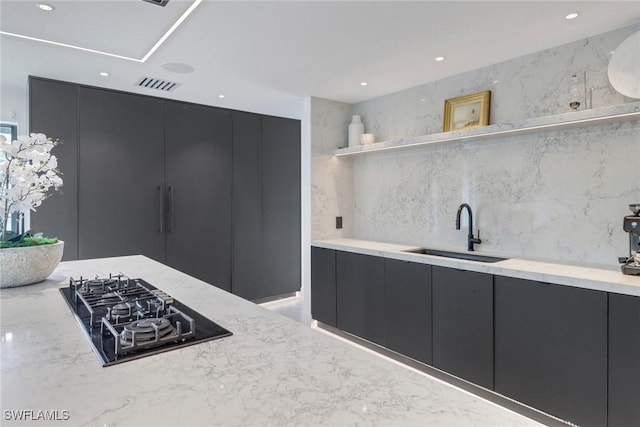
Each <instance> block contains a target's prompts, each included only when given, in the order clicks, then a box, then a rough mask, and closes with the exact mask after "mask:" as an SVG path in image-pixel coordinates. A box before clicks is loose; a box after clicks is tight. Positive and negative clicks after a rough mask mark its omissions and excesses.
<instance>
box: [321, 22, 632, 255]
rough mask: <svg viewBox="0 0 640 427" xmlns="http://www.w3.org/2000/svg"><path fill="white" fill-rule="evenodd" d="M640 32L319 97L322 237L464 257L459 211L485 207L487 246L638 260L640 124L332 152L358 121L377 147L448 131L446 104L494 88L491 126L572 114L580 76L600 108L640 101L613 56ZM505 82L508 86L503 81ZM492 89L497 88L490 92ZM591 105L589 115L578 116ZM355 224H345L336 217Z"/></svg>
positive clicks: (477, 221)
mask: <svg viewBox="0 0 640 427" xmlns="http://www.w3.org/2000/svg"><path fill="white" fill-rule="evenodd" d="M638 30H640V25H634V26H631V27H626V28H623V29H620V30H617V31H613V32H611V33H606V34H603V35H597V36H593V37H590V38H589V39H585V40H581V41H578V42H575V43H570V44H568V45H564V46H559V47H557V48H553V49H548V50H545V51H543V52H538V53H535V54H531V55H527V56H524V57H521V58H516V59H513V60H510V61H506V62H503V63H500V64H496V65H493V66H490V67H485V68H482V69H479V70H476V71H473V72H469V73H464V74H461V75H458V76H454V77H451V78H448V79H444V80H440V81H437V82H433V83H428V84H426V85H422V86H418V87H416V88H412V89H407V90H404V91H401V92H397V93H394V94H390V95H387V96H384V97H380V98H376V99H373V100H369V101H365V102H363V103H360V104H356V105H349V104H343V103H338V102H334V101H328V100H322V99H318V98H312V117H311V121H312V151H313V155H312V168H313V170H312V194H311V197H312V212H313V214H312V238H313V239H327V238H338V237H354V238H357V239H364V240H379V241H389V242H398V243H407V244H417V245H432V246H437V247H448V248H454V249H459V250H465V249H466V235H467V223H466V221H467V220H466V215H464V216H463V218H464V219H463V227H462V230H460V231H457V230H455V214H456V210H457V207H458V205H459V204H460V203H463V202H466V203H469V204H470V205H471V206H472V208H473V212H474V228H475V230H474V233H475V232H477V229H478V228H479V229H480V237H481V238H482V240H483V243H482V244H481V245H478V246H477V250H478V251H487V252H497V253H502V254H506V255H509V256H521V257H527V258H540V259H547V260H558V261H565V262H575V263H586V264H598V265H609V266H611V267H614V266H617V257H618V256H623V255H625V254H626V253H627V251H628V236H627V234H626V233H624V232H623V231H622V228H621V226H622V217H623V216H624V215H627V214H628V210H627V204H629V203H635V202H638V201H640V169H639V168H638V159H640V122H639V121H637V120H635V121H628V122H616V123H607V124H599V125H591V126H587V127H583V128H579V129H564V130H556V131H545V132H540V133H537V134H529V135H521V136H513V137H502V138H499V139H495V140H493V139H490V140H480V141H473V142H455V143H449V144H443V145H438V146H423V147H420V148H414V149H404V150H399V151H387V152H378V153H371V154H367V155H359V156H355V157H347V158H344V157H340V158H336V157H333V156H331V151H332V150H333V149H335V148H339V147H344V146H345V145H346V140H347V136H346V134H347V132H346V130H347V125H348V123H349V121H350V118H351V114H360V115H362V116H363V121H364V123H365V131H366V132H373V133H376V137H377V140H378V141H383V140H388V139H395V138H404V137H409V136H418V135H425V134H431V133H438V132H440V131H441V126H442V110H443V104H444V99H446V98H450V97H455V96H458V95H463V94H465V93H470V92H474V91H480V90H485V89H487V88H489V89H491V90H492V106H491V123H502V122H510V121H516V120H522V119H527V118H532V117H540V116H547V115H552V114H558V113H563V112H567V110H568V109H569V108H568V105H567V104H568V101H567V98H568V89H569V78H570V73H571V72H579V71H584V72H585V73H586V75H587V83H588V86H589V87H595V88H596V89H594V91H593V107H594V108H597V107H603V106H608V105H618V104H622V103H627V102H633V101H636V100H633V99H630V98H625V97H623V96H622V95H620V94H618V93H617V92H615V91H614V90H613V89H612V88H611V87H610V86H609V84H608V79H607V64H608V60H609V55H610V52H611V51H612V50H614V49H615V47H617V46H618V44H619V43H620V42H622V40H624V39H625V38H626V37H628V36H629V35H631V34H633V33H634V32H636V31H638ZM494 80H496V81H497V83H493V82H494ZM488 85H490V86H488ZM581 109H582V107H581ZM337 215H341V216H343V218H344V228H343V229H342V230H336V229H335V216H337Z"/></svg>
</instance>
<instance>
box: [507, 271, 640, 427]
mask: <svg viewBox="0 0 640 427" xmlns="http://www.w3.org/2000/svg"><path fill="white" fill-rule="evenodd" d="M495 391H497V392H498V393H500V394H503V395H505V396H509V397H511V398H513V399H515V400H517V401H519V402H522V403H525V404H528V405H531V406H533V407H535V408H538V409H540V410H542V411H544V412H547V413H549V414H551V415H555V416H556V417H559V418H561V419H563V420H566V421H570V422H572V423H574V424H577V425H580V426H584V427H589V426H594V427H595V426H605V425H606V423H607V294H606V293H605V292H598V291H592V290H589V289H580V288H573V287H570V286H562V285H550V284H545V283H539V282H533V281H528V280H523V279H516V278H511V277H502V276H496V277H495ZM636 404H637V402H636Z"/></svg>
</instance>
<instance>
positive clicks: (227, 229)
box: [165, 101, 231, 291]
mask: <svg viewBox="0 0 640 427" xmlns="http://www.w3.org/2000/svg"><path fill="white" fill-rule="evenodd" d="M165 155H166V160H165V162H166V167H165V171H166V174H165V185H166V204H167V216H166V263H167V265H169V266H170V267H173V268H176V269H178V270H181V271H184V272H186V273H188V274H190V275H192V276H194V277H197V278H198V279H200V280H203V281H205V282H208V283H210V284H212V285H215V286H217V287H219V288H222V289H225V290H227V291H230V290H231V113H230V112H229V111H228V110H221V109H218V108H213V107H206V106H201V105H194V104H185V103H180V102H170V101H167V102H166V104H165Z"/></svg>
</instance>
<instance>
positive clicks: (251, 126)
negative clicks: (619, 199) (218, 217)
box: [232, 111, 277, 300]
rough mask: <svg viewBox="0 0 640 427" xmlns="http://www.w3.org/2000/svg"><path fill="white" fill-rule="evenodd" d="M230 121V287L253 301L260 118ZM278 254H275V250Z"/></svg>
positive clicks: (257, 281) (258, 240)
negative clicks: (231, 170)
mask: <svg viewBox="0 0 640 427" xmlns="http://www.w3.org/2000/svg"><path fill="white" fill-rule="evenodd" d="M232 120H233V202H232V206H233V287H232V291H233V293H234V294H236V295H238V296H241V297H242V298H246V299H249V300H251V299H256V298H258V295H260V294H261V293H259V292H258V291H257V290H258V289H259V288H260V286H261V283H262V274H260V264H261V263H260V260H261V259H262V192H261V190H260V186H261V182H262V179H261V174H260V163H261V161H260V141H261V139H262V136H261V134H262V119H261V117H260V116H259V115H257V114H251V113H244V112H240V111H234V112H233V113H232ZM276 252H277V251H276Z"/></svg>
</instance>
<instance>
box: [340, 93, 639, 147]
mask: <svg viewBox="0 0 640 427" xmlns="http://www.w3.org/2000/svg"><path fill="white" fill-rule="evenodd" d="M638 119H640V102H632V103H628V104H621V105H614V106H610V107H602V108H595V109H591V110H582V111H575V112H569V113H562V114H556V115H553V116H545V117H537V118H534V119H526V120H520V121H517V122H511V123H498V124H495V125H489V126H483V127H478V128H472V129H466V130H458V131H453V132H442V133H436V134H432V135H423V136H415V137H412V138H403V139H396V140H391V141H383V142H377V143H375V144H368V145H359V146H357V147H348V148H339V149H337V150H334V152H333V154H334V155H335V156H356V155H361V154H367V153H374V152H378V151H386V150H400V149H403V148H416V147H421V146H427V145H432V144H444V143H450V142H457V141H479V140H483V139H492V138H493V139H495V138H502V137H508V136H516V135H526V134H532V133H538V132H544V131H552V130H562V129H572V128H577V127H584V126H591V125H597V124H604V123H614V122H620V121H630V120H638Z"/></svg>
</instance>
